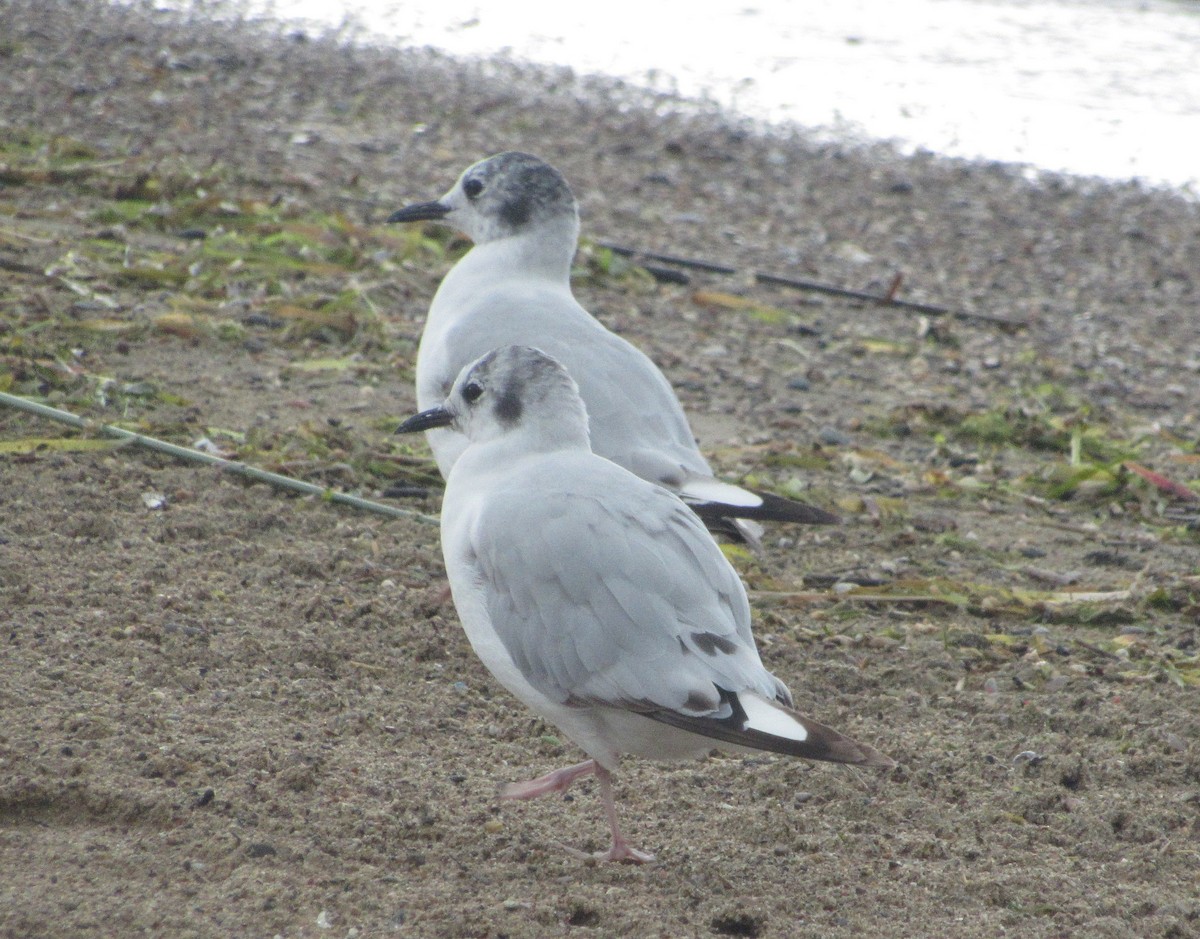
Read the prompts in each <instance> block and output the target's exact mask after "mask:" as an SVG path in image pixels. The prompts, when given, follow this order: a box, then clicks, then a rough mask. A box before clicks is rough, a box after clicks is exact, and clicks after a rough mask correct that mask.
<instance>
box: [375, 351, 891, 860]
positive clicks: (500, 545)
mask: <svg viewBox="0 0 1200 939" xmlns="http://www.w3.org/2000/svg"><path fill="white" fill-rule="evenodd" d="M433 428H449V429H452V430H454V431H455V432H457V433H459V434H461V435H463V437H464V438H465V439H466V442H467V444H466V448H465V449H464V450H463V452H462V454H461V456H459V458H458V460H457V462H456V463H455V464H454V467H453V468H452V469H451V470H450V476H449V479H448V480H447V481H446V495H445V500H444V502H443V504H442V520H441V526H442V533H441V537H442V552H443V554H444V556H445V561H446V571H447V575H448V577H449V580H450V589H451V593H452V595H453V597H454V605H455V607H456V609H457V610H458V614H459V618H460V619H461V620H462V624H463V628H464V630H465V631H466V634H467V637H468V639H469V640H470V642H471V645H472V647H473V648H474V650H475V652H476V654H478V656H479V657H480V659H482V661H483V663H484V665H486V666H487V668H488V669H489V670H490V671H491V673H492V674H493V675H494V676H495V677H496V678H497V679H498V680H499V681H500V683H501V684H502V685H504V686H505V687H506V688H507V689H508V690H509V691H510V692H512V694H514V695H515V696H516V697H517V698H519V699H520V700H521V701H522V702H524V704H526V705H527V706H528V707H529V708H531V709H532V710H533V711H535V712H536V713H537V714H539V715H540V716H541V717H543V718H544V719H546V720H547V721H549V722H551V723H553V724H555V725H556V726H557V727H559V728H560V729H561V730H562V732H563V733H564V734H565V735H566V736H567V737H569V738H570V739H571V740H573V741H574V742H575V743H576V744H578V745H579V746H580V747H581V748H582V749H583V750H584V752H585V753H586V754H587V756H588V759H587V760H585V761H583V762H581V763H578V764H576V765H574V766H570V767H567V768H565V769H559V770H555V771H554V772H551V773H548V774H546V775H545V776H542V777H540V778H538V779H534V780H531V781H529V782H522V783H516V784H513V785H509V786H507V787H505V788H504V789H503V790H502V791H501V795H502V797H503V798H507V799H531V798H534V797H536V796H541V795H545V794H547V793H553V792H563V791H565V790H566V789H567V787H568V786H570V785H571V784H572V783H573V782H574V781H575V780H577V779H579V778H580V777H582V776H586V775H589V774H594V775H595V776H596V777H597V779H598V780H599V782H600V796H601V800H602V802H603V806H604V811H605V814H606V816H607V819H608V824H609V828H610V831H611V834H612V842H611V845H610V847H609V849H608V850H607V851H605V852H601V853H599V854H597V855H595V856H596V857H597V858H599V859H601V860H609V861H629V862H635V863H640V862H642V861H648V860H652V859H653V855H650V854H647V853H645V852H643V851H639V850H638V849H636V848H634V847H632V846H631V845H630V844H629V842H628V841H626V840H625V838H624V837H623V835H622V834H621V830H620V828H619V826H618V824H617V813H616V808H615V801H614V798H613V788H612V780H613V773H614V771H615V770H616V768H617V765H618V762H619V760H620V758H621V756H622V755H632V756H638V757H643V758H648V759H655V760H671V759H687V758H694V757H697V756H702V755H704V754H706V753H707V752H708V751H709V750H711V749H712V748H714V747H724V748H728V749H731V750H734V751H736V752H746V751H763V750H765V751H772V752H776V753H783V754H788V755H791V756H799V757H807V758H809V759H814V760H828V761H832V762H838V763H851V764H856V765H858V766H865V767H890V766H893V765H895V764H894V763H893V762H892V760H890V759H888V758H887V757H886V756H883V755H882V754H880V753H878V752H877V751H876V750H874V749H873V748H871V747H869V746H867V745H866V744H862V743H858V742H856V741H854V740H851V739H850V738H849V737H846V736H844V735H842V734H840V733H838V732H837V731H835V730H832V729H831V728H829V727H826V726H825V725H823V724H819V723H817V722H816V721H814V720H811V719H810V718H808V717H805V716H803V715H801V714H798V713H797V712H796V711H795V710H793V709H792V696H791V693H790V692H789V691H788V689H787V686H786V685H784V683H783V682H782V681H780V680H779V679H778V678H776V677H775V676H774V675H772V674H771V673H770V672H769V671H767V669H766V668H765V667H764V666H763V663H762V660H761V658H760V657H759V654H758V649H757V647H756V645H755V642H754V636H753V634H752V632H751V628H750V604H749V601H748V599H747V597H746V590H745V588H744V586H743V585H742V582H741V579H740V578H739V577H738V575H737V572H736V571H735V570H734V569H733V567H732V566H731V565H730V564H729V562H728V561H727V560H726V559H725V556H724V554H723V553H722V552H721V549H720V547H719V546H718V545H717V543H716V542H715V541H714V540H713V539H712V538H711V537H710V536H709V534H708V532H707V531H706V530H705V528H704V525H703V523H702V522H701V521H700V519H699V517H697V516H696V515H695V514H694V513H693V512H692V511H690V510H689V509H688V507H687V506H686V505H685V504H684V502H683V501H682V500H680V499H679V498H678V496H676V495H675V494H674V493H672V492H671V491H669V490H668V489H665V488H663V487H662V486H658V485H655V484H654V483H650V482H647V481H646V480H644V479H641V478H640V477H638V476H636V475H634V474H633V473H630V472H629V471H628V470H626V469H624V468H622V467H620V466H618V465H617V464H616V463H614V462H612V461H611V460H607V459H605V458H604V457H601V456H598V455H597V454H595V453H593V452H592V449H591V446H590V445H589V440H588V418H587V411H586V409H585V406H584V403H583V400H582V398H581V397H580V395H579V389H578V386H577V385H576V384H575V382H574V381H573V380H572V379H571V377H570V375H569V374H568V373H567V370H566V369H565V368H564V367H563V366H562V365H561V364H560V363H559V362H557V361H556V360H555V359H553V358H551V357H550V356H549V355H547V354H545V353H544V352H542V351H540V350H537V349H533V348H529V347H527V346H506V347H504V348H502V349H498V350H494V351H492V352H489V353H488V354H486V355H484V356H483V357H482V358H480V359H479V360H478V361H476V362H473V363H471V364H469V365H467V366H466V367H465V368H464V369H463V370H462V372H461V374H460V375H459V376H458V379H457V381H456V382H455V383H454V385H453V387H452V390H451V392H450V395H449V397H447V398H446V399H445V401H444V402H443V403H441V404H439V405H438V406H436V407H433V408H429V409H427V410H425V411H422V412H421V413H419V414H417V415H415V416H413V417H411V418H409V419H408V420H407V421H405V422H404V423H403V424H401V425H400V427H399V428H398V429H397V433H413V432H416V431H422V430H430V429H433ZM576 853H579V852H576Z"/></svg>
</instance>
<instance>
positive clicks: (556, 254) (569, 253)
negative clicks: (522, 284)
mask: <svg viewBox="0 0 1200 939" xmlns="http://www.w3.org/2000/svg"><path fill="white" fill-rule="evenodd" d="M578 241H579V219H578V218H576V217H575V216H574V215H569V216H568V215H564V216H560V217H558V218H555V219H550V220H547V221H543V222H542V223H541V224H539V225H538V226H537V228H536V229H531V230H527V231H523V232H519V233H517V234H515V235H508V236H506V237H503V238H496V239H495V240H492V241H484V242H481V243H479V244H476V245H475V247H474V248H472V249H471V250H470V251H469V252H468V253H467V255H466V257H464V258H463V259H462V260H461V261H459V262H458V265H457V266H456V267H455V271H457V270H458V268H461V267H465V266H468V265H470V266H474V265H476V264H486V265H487V266H488V268H489V269H490V273H491V276H493V277H495V276H497V271H500V272H501V273H500V275H499V276H503V274H504V272H508V273H511V274H519V275H520V276H522V277H544V278H546V279H547V280H551V281H558V282H560V283H566V282H568V281H569V280H570V278H571V262H572V261H573V260H574V258H575V247H576V244H577V243H578ZM451 273H453V271H452V272H451Z"/></svg>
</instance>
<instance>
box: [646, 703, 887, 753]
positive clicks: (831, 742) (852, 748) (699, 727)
mask: <svg viewBox="0 0 1200 939" xmlns="http://www.w3.org/2000/svg"><path fill="white" fill-rule="evenodd" d="M717 690H718V691H719V692H720V696H721V701H722V703H723V704H728V705H729V706H730V707H731V709H732V713H731V714H729V715H727V716H726V717H720V718H718V717H712V716H706V715H692V714H684V713H681V712H679V711H664V710H648V711H645V712H643V713H645V715H646V716H647V717H649V718H652V719H653V720H656V721H659V722H661V723H663V724H669V725H671V726H672V727H678V728H680V729H681V730H688V731H691V732H692V733H695V734H699V735H701V736H703V737H709V738H711V739H712V740H714V741H717V742H724V743H731V744H733V745H735V746H738V747H744V748H749V749H753V750H766V751H768V752H771V753H781V754H783V755H785V756H798V757H802V758H804V759H807V760H820V761H822V762H825V763H845V764H847V765H850V766H859V767H862V768H864V769H894V768H895V767H896V765H897V764H896V761H895V760H893V759H892V758H891V757H889V756H886V755H884V754H883V753H880V752H879V751H878V750H876V749H875V748H874V747H872V746H870V745H869V744H865V743H860V742H859V741H857V740H854V739H852V738H850V737H847V736H846V735H845V734H843V733H841V732H840V731H836V730H834V729H833V728H832V727H828V726H826V725H825V724H822V723H820V722H818V721H814V720H812V719H811V718H809V717H805V716H804V715H803V714H799V713H797V712H796V711H794V710H792V709H791V708H789V707H784V706H783V705H782V704H779V703H778V702H774V703H773V704H774V706H776V707H778V708H780V710H783V711H785V712H787V713H788V714H789V715H790V716H791V717H792V718H794V719H795V720H796V721H798V722H799V723H800V724H801V725H802V726H803V727H804V729H805V731H806V732H807V736H806V737H805V739H804V740H795V739H792V738H789V737H781V736H776V735H774V734H768V733H765V732H764V731H761V730H757V729H755V728H752V727H748V726H747V724H748V720H747V717H746V711H745V709H744V708H743V707H742V704H741V702H740V700H739V699H738V695H737V693H735V692H732V691H727V690H726V689H724V688H718V689H717Z"/></svg>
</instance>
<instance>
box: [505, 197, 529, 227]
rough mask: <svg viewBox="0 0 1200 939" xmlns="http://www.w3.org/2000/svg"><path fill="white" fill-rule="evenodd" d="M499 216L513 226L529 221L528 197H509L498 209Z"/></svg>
mask: <svg viewBox="0 0 1200 939" xmlns="http://www.w3.org/2000/svg"><path fill="white" fill-rule="evenodd" d="M500 217H501V218H502V219H504V221H505V222H507V223H508V224H509V225H511V226H512V227H513V228H518V227H519V226H521V225H524V224H525V223H526V222H528V221H529V199H528V198H527V197H525V196H518V197H517V198H515V199H509V200H508V201H507V202H505V203H504V206H503V208H501V210H500Z"/></svg>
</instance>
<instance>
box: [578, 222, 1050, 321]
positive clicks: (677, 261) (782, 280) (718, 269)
mask: <svg viewBox="0 0 1200 939" xmlns="http://www.w3.org/2000/svg"><path fill="white" fill-rule="evenodd" d="M596 245H597V246H598V247H601V248H606V249H607V250H609V251H611V252H612V253H613V254H619V255H621V257H626V258H634V259H635V260H638V259H642V258H644V259H646V260H648V261H658V262H659V263H662V264H674V265H676V266H677V267H685V268H689V269H691V270H695V271H704V272H706V273H709V274H736V273H738V271H737V268H735V267H728V266H726V265H724V264H713V263H712V262H711V261H698V260H695V259H693V258H681V257H678V256H677V255H673V254H658V253H657V252H654V251H639V250H638V249H636V248H628V247H626V246H624V245H618V244H613V243H612V242H610V241H597V242H596ZM753 274H754V280H755V281H756V282H757V283H760V284H768V285H770V286H773V287H789V288H791V289H792V290H808V291H812V292H813V293H823V294H829V295H831V296H835V297H847V298H849V299H851V300H865V301H866V302H868V303H878V304H880V305H882V306H894V307H898V308H900V309H902V310H912V311H914V312H916V313H924V314H926V315H928V316H954V317H957V318H958V319H977V320H984V321H986V322H989V323H995V324H997V325H999V326H1005V327H1008V328H1016V327H1021V326H1027V325H1028V324H1027V323H1026V322H1025V321H1024V320H1019V319H1012V318H1011V317H1007V316H999V315H996V314H994V313H978V312H972V311H968V310H951V309H950V308H949V307H944V306H935V305H933V304H930V303H915V302H913V301H912V300H898V299H896V297H895V294H896V292H897V290H899V287H900V284H899V282H898V281H897V280H895V279H894V280H893V281H892V285H891V287H890V289H889V290H888V292H887V293H886V294H875V293H866V292H865V291H862V290H849V289H847V288H845V287H835V286H833V285H832V284H822V283H818V282H817V281H813V280H800V279H798V278H795V277H782V276H780V275H778V274H764V273H761V272H759V271H754V272H753ZM671 280H673V281H675V282H678V281H677V280H676V279H675V278H671Z"/></svg>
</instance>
